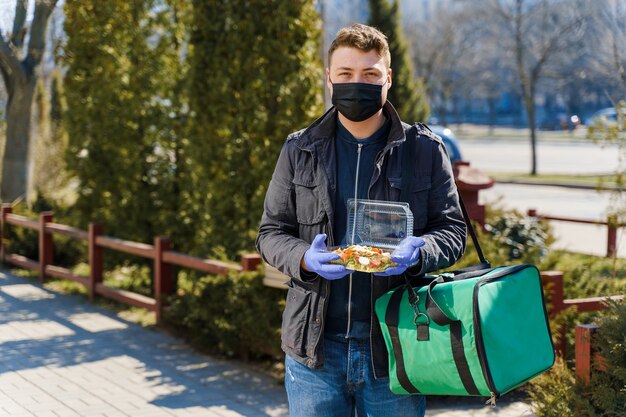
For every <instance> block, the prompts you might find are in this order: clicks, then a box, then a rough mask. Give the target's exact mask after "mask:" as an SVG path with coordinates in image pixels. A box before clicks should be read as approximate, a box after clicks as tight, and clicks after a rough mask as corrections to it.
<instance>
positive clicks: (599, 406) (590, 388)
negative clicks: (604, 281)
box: [529, 302, 626, 417]
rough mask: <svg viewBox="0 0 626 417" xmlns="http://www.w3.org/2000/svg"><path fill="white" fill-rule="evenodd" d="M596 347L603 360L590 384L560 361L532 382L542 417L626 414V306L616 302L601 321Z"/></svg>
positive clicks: (534, 405) (602, 314) (537, 412)
mask: <svg viewBox="0 0 626 417" xmlns="http://www.w3.org/2000/svg"><path fill="white" fill-rule="evenodd" d="M597 322H598V324H599V325H600V328H599V329H598V332H597V333H596V335H595V337H594V340H593V347H594V348H595V349H596V352H597V353H598V354H599V355H600V356H601V357H602V358H603V360H602V361H601V365H600V364H594V367H593V371H592V375H591V381H590V382H589V383H588V384H587V383H585V382H583V381H581V380H579V379H577V378H576V377H575V375H574V372H573V370H572V369H571V368H570V367H569V366H568V363H567V362H565V361H563V360H559V361H557V363H556V364H555V366H554V367H553V369H551V370H550V371H549V372H547V373H545V374H543V375H541V376H540V377H538V378H535V379H534V380H532V381H531V382H530V384H529V394H530V397H531V399H532V400H533V409H534V411H535V413H536V414H537V416H538V417H561V416H566V415H571V416H576V417H579V416H581V417H584V416H588V417H595V416H598V417H609V416H624V415H626V304H625V303H623V302H620V303H616V302H612V303H610V304H609V308H608V309H607V310H605V311H603V312H601V313H600V314H599V316H598V320H597Z"/></svg>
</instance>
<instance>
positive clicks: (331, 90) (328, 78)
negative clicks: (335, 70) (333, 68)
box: [326, 68, 333, 94]
mask: <svg viewBox="0 0 626 417" xmlns="http://www.w3.org/2000/svg"><path fill="white" fill-rule="evenodd" d="M326 88H328V91H329V92H330V93H331V94H332V93H333V84H332V83H331V82H330V68H326Z"/></svg>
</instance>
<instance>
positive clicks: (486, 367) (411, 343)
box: [376, 254, 555, 405]
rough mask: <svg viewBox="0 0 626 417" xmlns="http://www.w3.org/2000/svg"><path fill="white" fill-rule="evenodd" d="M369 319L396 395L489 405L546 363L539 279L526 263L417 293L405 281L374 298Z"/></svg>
mask: <svg viewBox="0 0 626 417" xmlns="http://www.w3.org/2000/svg"><path fill="white" fill-rule="evenodd" d="M481 255H482V254H481ZM470 269H471V268H470ZM376 314H377V316H378V319H379V322H380V325H381V328H382V332H383V335H384V338H385V343H386V345H387V351H388V353H389V379H390V388H391V391H392V392H394V393H396V394H418V393H421V394H426V395H464V396H467V395H473V396H486V397H490V398H491V402H492V405H495V399H496V398H497V397H498V396H500V395H501V394H505V393H507V392H509V391H511V390H513V389H514V388H516V387H518V386H519V385H521V384H523V383H525V382H526V381H528V380H530V379H532V378H533V377H535V376H537V375H539V374H541V373H542V372H544V371H546V370H548V369H550V367H551V366H552V365H553V363H554V359H555V357H554V348H553V346H552V339H551V335H550V327H549V324H548V316H547V313H546V309H545V303H544V298H543V290H542V286H541V277H540V275H539V271H538V270H537V268H536V267H534V266H532V265H516V266H505V267H498V268H487V269H479V270H475V271H470V272H464V273H460V274H458V275H454V273H452V274H442V275H439V276H436V277H434V279H433V280H432V281H431V282H430V283H429V285H426V286H424V287H422V288H411V287H410V286H409V285H408V284H407V285H406V286H403V287H400V288H398V289H396V290H393V291H390V292H388V293H387V294H385V295H383V296H382V297H380V298H379V299H378V300H377V301H376Z"/></svg>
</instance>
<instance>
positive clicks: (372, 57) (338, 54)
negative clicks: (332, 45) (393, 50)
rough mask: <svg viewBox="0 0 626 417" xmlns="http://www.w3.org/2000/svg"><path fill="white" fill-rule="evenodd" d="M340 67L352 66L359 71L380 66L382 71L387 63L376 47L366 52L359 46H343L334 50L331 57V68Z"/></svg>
mask: <svg viewBox="0 0 626 417" xmlns="http://www.w3.org/2000/svg"><path fill="white" fill-rule="evenodd" d="M338 68H351V69H353V70H357V71H358V70H361V69H365V68H378V69H380V70H381V71H382V70H384V69H385V68H386V65H385V61H384V59H383V58H382V57H381V56H380V55H378V53H377V52H376V50H374V49H371V50H369V51H367V52H364V51H362V50H360V49H357V48H350V47H347V46H341V47H339V48H337V49H336V50H335V51H334V52H333V54H332V56H331V58H330V70H331V71H332V70H334V69H338Z"/></svg>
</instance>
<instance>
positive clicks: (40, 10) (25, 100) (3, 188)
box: [0, 0, 57, 202]
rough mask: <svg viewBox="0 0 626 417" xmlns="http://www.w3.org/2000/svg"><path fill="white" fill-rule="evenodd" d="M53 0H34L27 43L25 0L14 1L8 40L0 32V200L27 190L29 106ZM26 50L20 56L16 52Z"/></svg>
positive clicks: (42, 52)
mask: <svg viewBox="0 0 626 417" xmlns="http://www.w3.org/2000/svg"><path fill="white" fill-rule="evenodd" d="M56 3H57V0H36V1H35V13H34V15H33V19H32V23H31V26H30V38H29V41H28V45H27V46H26V47H25V45H24V39H25V36H24V34H25V33H26V29H25V28H24V24H25V22H26V9H27V7H26V5H27V1H26V0H18V1H17V3H16V7H15V17H14V21H13V32H12V33H11V34H10V36H9V37H8V39H5V38H4V36H2V33H0V75H2V79H3V81H4V84H5V86H6V90H7V92H8V96H9V100H8V101H7V111H6V117H7V133H6V142H5V150H4V157H3V160H2V178H1V179H0V200H1V201H5V202H7V201H8V202H11V201H14V200H16V199H17V198H20V197H26V193H27V191H28V157H29V148H30V116H31V105H32V102H33V96H34V93H35V86H36V85H37V69H38V67H39V64H40V63H41V59H42V58H43V54H44V51H45V47H46V30H47V26H48V19H49V18H50V14H51V13H52V10H53V9H54V7H55V6H56ZM24 48H25V49H26V52H25V54H24V55H25V56H24V57H23V58H21V55H22V54H21V53H20V51H21V50H22V49H24Z"/></svg>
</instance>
